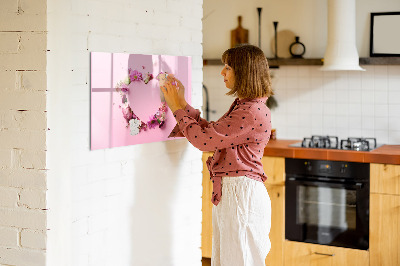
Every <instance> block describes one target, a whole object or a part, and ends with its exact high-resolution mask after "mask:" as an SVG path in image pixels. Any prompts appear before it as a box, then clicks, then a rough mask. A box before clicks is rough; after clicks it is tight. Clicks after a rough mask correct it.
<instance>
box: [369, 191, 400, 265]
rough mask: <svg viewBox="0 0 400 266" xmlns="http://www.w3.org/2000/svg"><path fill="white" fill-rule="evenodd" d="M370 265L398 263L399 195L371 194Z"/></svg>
mask: <svg viewBox="0 0 400 266" xmlns="http://www.w3.org/2000/svg"><path fill="white" fill-rule="evenodd" d="M369 242H370V244H369V251H370V254H371V258H370V260H371V264H370V265H371V266H395V265H400V196H397V195H383V194H371V197H370V236H369Z"/></svg>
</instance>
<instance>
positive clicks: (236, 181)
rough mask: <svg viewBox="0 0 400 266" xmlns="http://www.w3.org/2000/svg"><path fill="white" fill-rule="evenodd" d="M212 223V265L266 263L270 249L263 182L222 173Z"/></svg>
mask: <svg viewBox="0 0 400 266" xmlns="http://www.w3.org/2000/svg"><path fill="white" fill-rule="evenodd" d="M212 223H213V237H212V257H211V265H212V266H262V265H265V257H266V256H267V254H268V252H269V250H270V249H271V242H270V240H269V231H270V228H271V201H270V198H269V195H268V192H267V189H266V188H265V186H264V184H263V183H262V182H260V181H256V180H253V179H250V178H248V177H245V176H239V177H223V178H222V197H221V201H220V202H219V204H218V205H217V206H215V205H214V206H213V210H212Z"/></svg>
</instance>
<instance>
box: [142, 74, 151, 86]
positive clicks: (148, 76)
mask: <svg viewBox="0 0 400 266" xmlns="http://www.w3.org/2000/svg"><path fill="white" fill-rule="evenodd" d="M152 79H153V74H150V73H147V74H146V75H144V80H143V81H144V84H147V83H149V82H150V80H152Z"/></svg>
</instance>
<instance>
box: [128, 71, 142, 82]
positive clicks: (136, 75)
mask: <svg viewBox="0 0 400 266" xmlns="http://www.w3.org/2000/svg"><path fill="white" fill-rule="evenodd" d="M129 77H130V79H131V82H133V81H141V80H143V76H142V73H140V72H139V71H137V70H133V71H132V69H131V68H130V69H129Z"/></svg>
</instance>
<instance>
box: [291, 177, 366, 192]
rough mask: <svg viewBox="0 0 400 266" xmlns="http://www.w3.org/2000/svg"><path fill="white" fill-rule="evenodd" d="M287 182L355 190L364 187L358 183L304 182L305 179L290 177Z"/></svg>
mask: <svg viewBox="0 0 400 266" xmlns="http://www.w3.org/2000/svg"><path fill="white" fill-rule="evenodd" d="M287 181H292V182H293V181H294V182H296V183H301V184H304V185H314V186H315V185H318V184H321V185H323V184H325V185H341V186H345V187H348V188H354V189H361V188H362V187H363V183H361V182H356V183H346V182H332V181H321V180H316V181H309V180H304V179H303V178H297V177H288V178H287Z"/></svg>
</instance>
